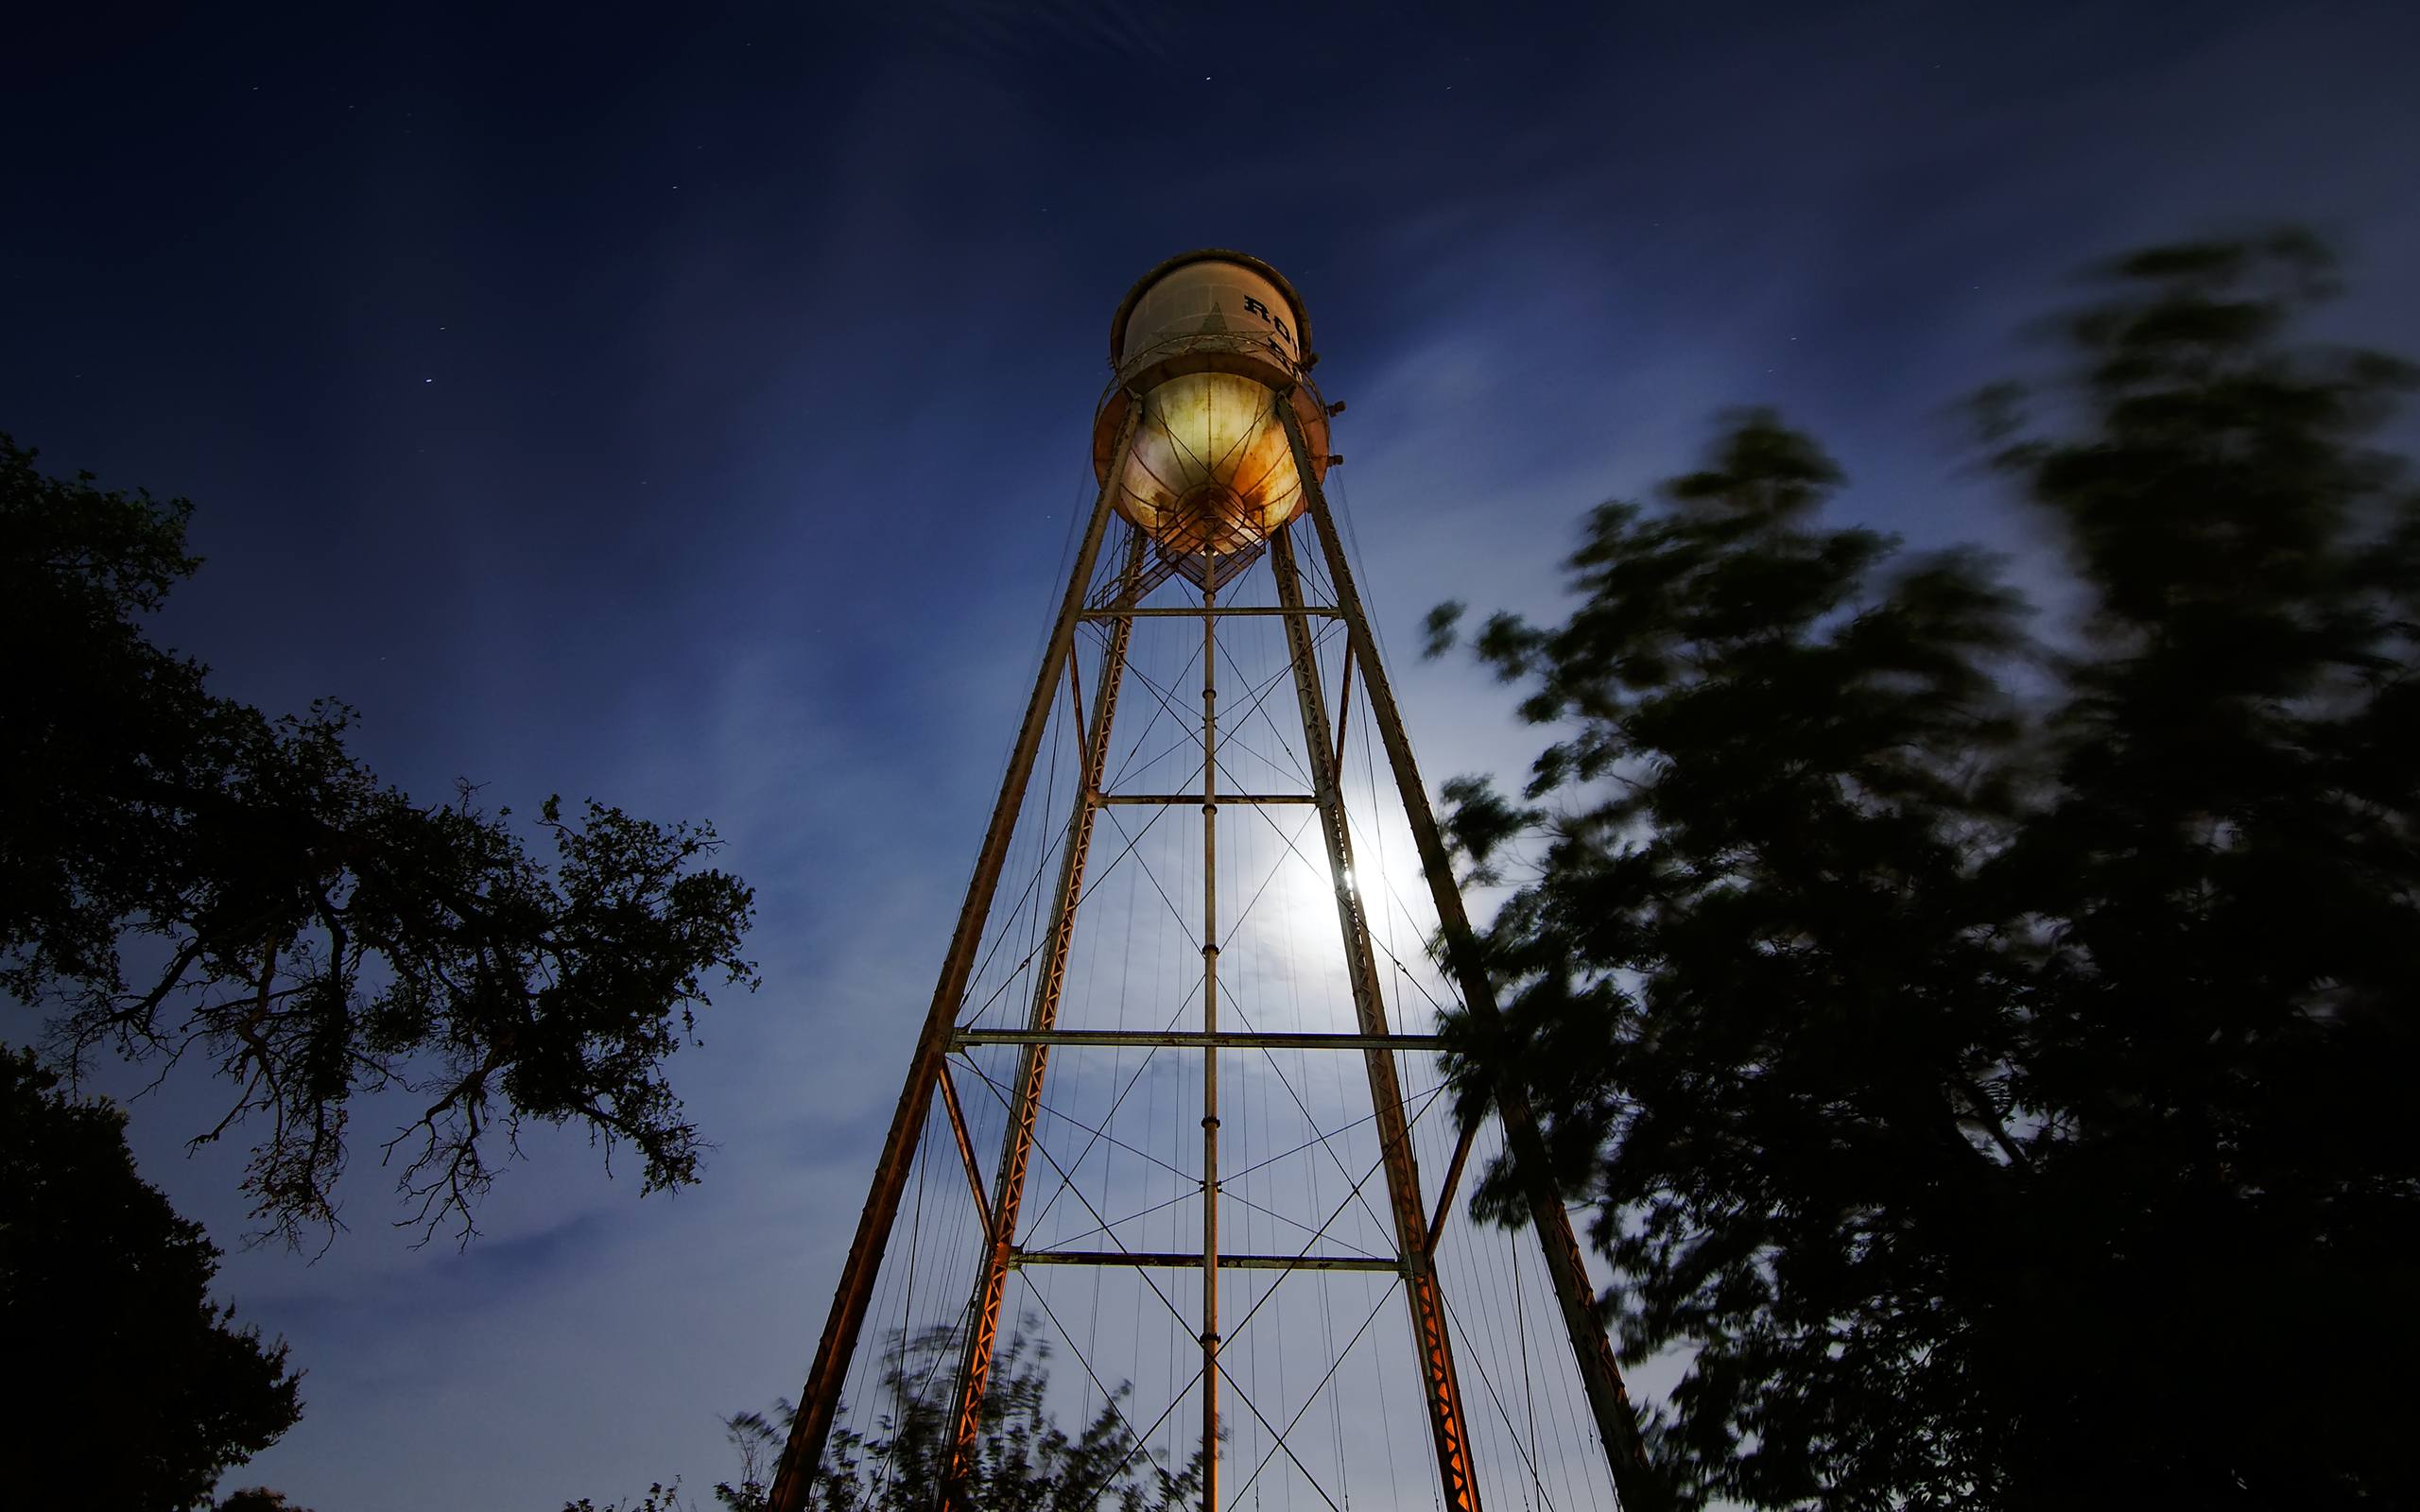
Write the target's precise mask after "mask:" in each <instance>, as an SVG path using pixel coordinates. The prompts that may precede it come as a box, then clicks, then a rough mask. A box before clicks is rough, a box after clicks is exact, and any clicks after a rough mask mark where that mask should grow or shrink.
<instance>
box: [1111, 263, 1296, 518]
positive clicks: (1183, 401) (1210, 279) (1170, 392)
mask: <svg viewBox="0 0 2420 1512" xmlns="http://www.w3.org/2000/svg"><path fill="white" fill-rule="evenodd" d="M1309 342H1310V318H1309V316H1308V315H1307V314H1306V313H1305V310H1304V308H1303V301H1302V297H1301V296H1300V295H1298V294H1296V293H1295V292H1294V286H1293V285H1292V284H1290V283H1287V282H1286V276H1285V275H1284V274H1282V273H1280V272H1278V271H1277V269H1275V268H1273V267H1271V266H1269V265H1268V264H1267V263H1264V262H1262V261H1261V260H1260V259H1259V258H1257V257H1252V256H1249V255H1247V254H1245V253H1242V252H1236V251H1227V250H1224V249H1218V248H1205V249H1201V250H1200V251H1192V252H1186V253H1184V254H1182V255H1181V256H1177V257H1171V258H1169V259H1168V260H1167V262H1165V263H1162V264H1161V265H1160V266H1157V267H1155V268H1153V269H1151V270H1150V272H1149V273H1146V274H1144V275H1143V277H1142V278H1141V279H1140V280H1139V281H1137V282H1136V283H1135V284H1134V286H1133V287H1132V289H1129V290H1128V291H1127V294H1126V298H1125V300H1124V301H1122V302H1120V303H1119V305H1118V307H1117V314H1116V316H1115V318H1112V319H1111V321H1110V327H1109V358H1110V363H1111V365H1112V366H1113V367H1114V368H1115V369H1116V371H1117V381H1116V384H1115V387H1113V388H1112V389H1111V390H1110V395H1109V398H1108V399H1107V400H1105V401H1104V402H1103V403H1102V404H1101V408H1100V413H1099V414H1098V417H1096V419H1095V421H1094V426H1093V471H1094V473H1095V475H1096V476H1097V477H1098V478H1099V480H1100V481H1101V482H1102V483H1104V484H1107V483H1109V482H1110V481H1111V479H1110V477H1109V469H1110V466H1111V464H1112V462H1113V461H1115V450H1116V445H1117V434H1118V430H1119V427H1120V426H1121V425H1122V424H1123V423H1124V421H1125V419H1126V412H1127V410H1128V409H1129V408H1130V407H1132V405H1134V404H1137V403H1139V404H1141V406H1142V414H1141V417H1140V419H1139V420H1138V421H1137V423H1136V425H1135V429H1134V439H1133V443H1132V447H1131V448H1130V449H1129V451H1128V454H1127V458H1126V465H1125V467H1124V469H1123V470H1122V472H1121V473H1120V475H1119V477H1118V478H1117V479H1116V483H1115V490H1114V492H1113V494H1112V498H1113V501H1114V503H1115V507H1116V508H1117V511H1118V512H1119V513H1120V514H1122V515H1124V516H1125V517H1126V518H1127V519H1129V520H1131V521H1132V522H1133V523H1134V524H1137V525H1139V526H1141V527H1142V528H1143V529H1144V530H1147V531H1149V532H1150V534H1151V535H1152V536H1153V537H1154V538H1155V539H1157V540H1158V541H1159V542H1160V543H1161V545H1162V547H1163V548H1164V549H1165V550H1166V551H1167V552H1168V553H1169V554H1171V555H1172V556H1176V557H1180V558H1205V557H1210V556H1217V557H1229V556H1234V555H1236V554H1237V553H1240V552H1244V551H1247V550H1249V549H1251V548H1252V547H1253V545H1255V544H1256V543H1257V542H1259V541H1262V540H1263V539H1265V538H1266V537H1268V536H1269V535H1271V533H1273V532H1275V531H1277V530H1281V529H1283V528H1284V527H1285V526H1286V525H1287V524H1288V523H1289V522H1290V521H1292V520H1293V519H1294V518H1295V517H1296V516H1297V515H1299V514H1301V513H1302V512H1303V510H1304V508H1305V505H1306V503H1307V501H1306V499H1305V496H1304V493H1303V485H1302V480H1301V478H1300V477H1299V476H1297V474H1296V472H1295V468H1294V459H1293V456H1292V455H1291V449H1290V448H1289V447H1288V443H1287V439H1286V431H1285V426H1284V424H1283V423H1282V422H1281V421H1279V419H1278V411H1277V406H1278V404H1280V403H1281V402H1282V403H1284V404H1287V405H1288V407H1290V408H1291V409H1292V410H1293V412H1294V416H1295V418H1296V420H1297V421H1300V423H1301V425H1302V428H1303V433H1304V439H1305V442H1306V443H1307V447H1308V451H1309V453H1310V456H1311V464H1312V467H1313V470H1314V472H1315V473H1316V474H1319V475H1324V474H1325V472H1326V470H1327V443H1328V431H1327V409H1326V406H1324V405H1323V404H1322V403H1321V402H1320V397H1319V393H1318V390H1317V389H1316V388H1314V387H1312V385H1311V383H1310V381H1309V378H1308V376H1307V370H1306V363H1307V361H1308V356H1307V353H1308V352H1309ZM1136 396H1139V399H1138V398H1137V397H1136ZM1281 396H1282V400H1281Z"/></svg>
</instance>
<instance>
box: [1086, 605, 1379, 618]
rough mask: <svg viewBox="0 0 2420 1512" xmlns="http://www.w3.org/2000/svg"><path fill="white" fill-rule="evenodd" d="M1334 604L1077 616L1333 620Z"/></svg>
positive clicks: (1105, 612)
mask: <svg viewBox="0 0 2420 1512" xmlns="http://www.w3.org/2000/svg"><path fill="white" fill-rule="evenodd" d="M1343 612H1344V611H1343V610H1340V609H1338V608H1336V607H1335V606H1334V605H1332V604H1305V605H1304V606H1303V607H1302V608H1301V609H1284V608H1281V607H1279V606H1277V605H1274V604H1265V605H1258V604H1256V605H1237V606H1236V607H1235V608H1233V609H1226V608H1219V609H1208V610H1200V609H1088V610H1084V611H1083V612H1082V613H1081V614H1079V615H1078V616H1076V617H1077V618H1078V619H1086V620H1173V619H1187V620H1198V619H1200V618H1201V617H1202V616H1203V615H1204V614H1207V615H1208V616H1209V617H1210V618H1212V619H1214V620H1223V619H1230V618H1234V617H1236V616H1238V615H1262V614H1274V615H1286V614H1299V615H1302V616H1303V617H1304V618H1305V619H1334V618H1336V617H1337V616H1338V615H1340V614H1341V613H1343Z"/></svg>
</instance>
